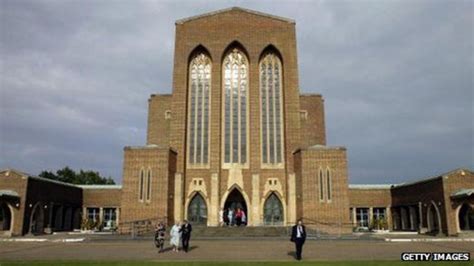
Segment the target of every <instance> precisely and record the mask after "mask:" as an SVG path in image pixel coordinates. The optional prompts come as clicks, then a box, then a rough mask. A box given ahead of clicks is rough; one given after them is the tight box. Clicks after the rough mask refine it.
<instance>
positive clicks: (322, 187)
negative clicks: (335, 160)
mask: <svg viewBox="0 0 474 266" xmlns="http://www.w3.org/2000/svg"><path fill="white" fill-rule="evenodd" d="M323 180H324V179H323V170H322V169H319V201H323V200H324V181H323Z"/></svg>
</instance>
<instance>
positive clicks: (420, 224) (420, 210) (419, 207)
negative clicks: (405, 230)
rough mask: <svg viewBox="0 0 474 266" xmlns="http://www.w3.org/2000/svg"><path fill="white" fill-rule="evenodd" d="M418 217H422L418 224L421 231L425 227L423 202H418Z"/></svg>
mask: <svg viewBox="0 0 474 266" xmlns="http://www.w3.org/2000/svg"><path fill="white" fill-rule="evenodd" d="M418 217H419V218H420V223H419V224H418V232H419V233H421V231H422V229H423V203H421V201H420V202H418Z"/></svg>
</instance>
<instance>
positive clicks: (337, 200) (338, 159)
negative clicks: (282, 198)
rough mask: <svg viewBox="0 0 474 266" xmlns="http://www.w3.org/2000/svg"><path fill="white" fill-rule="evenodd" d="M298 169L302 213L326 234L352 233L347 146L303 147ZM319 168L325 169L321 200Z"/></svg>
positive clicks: (298, 194)
mask: <svg viewBox="0 0 474 266" xmlns="http://www.w3.org/2000/svg"><path fill="white" fill-rule="evenodd" d="M298 153H300V155H298V156H300V158H298V159H296V160H297V161H299V162H298V167H301V168H300V169H298V170H297V172H296V175H297V182H298V183H299V184H298V185H297V186H300V188H299V189H297V197H299V198H300V200H299V202H298V203H299V204H301V206H300V207H299V208H298V211H299V214H301V216H302V217H303V218H304V219H306V220H307V221H306V223H308V222H310V223H311V222H315V224H316V227H319V229H320V230H322V231H325V232H327V233H349V232H350V231H351V227H352V226H351V225H350V219H349V197H348V181H347V180H348V178H347V157H346V150H345V148H331V147H327V146H321V147H318V148H311V149H303V150H300V151H298V152H297V153H296V155H297V154H298ZM320 169H321V170H322V172H323V184H322V188H323V199H320V188H321V184H320V180H319V175H320ZM327 169H329V172H330V176H331V188H332V189H331V198H329V196H328V195H329V194H328V190H329V188H328V183H327Z"/></svg>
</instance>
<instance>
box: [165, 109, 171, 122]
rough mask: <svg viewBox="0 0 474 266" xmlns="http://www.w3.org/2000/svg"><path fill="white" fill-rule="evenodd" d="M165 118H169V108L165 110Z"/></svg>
mask: <svg viewBox="0 0 474 266" xmlns="http://www.w3.org/2000/svg"><path fill="white" fill-rule="evenodd" d="M165 119H166V120H168V119H171V111H170V110H166V112H165Z"/></svg>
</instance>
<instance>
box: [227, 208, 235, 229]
mask: <svg viewBox="0 0 474 266" xmlns="http://www.w3.org/2000/svg"><path fill="white" fill-rule="evenodd" d="M227 218H228V219H229V226H232V225H233V224H234V211H233V210H232V209H231V208H229V212H228V213H227Z"/></svg>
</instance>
